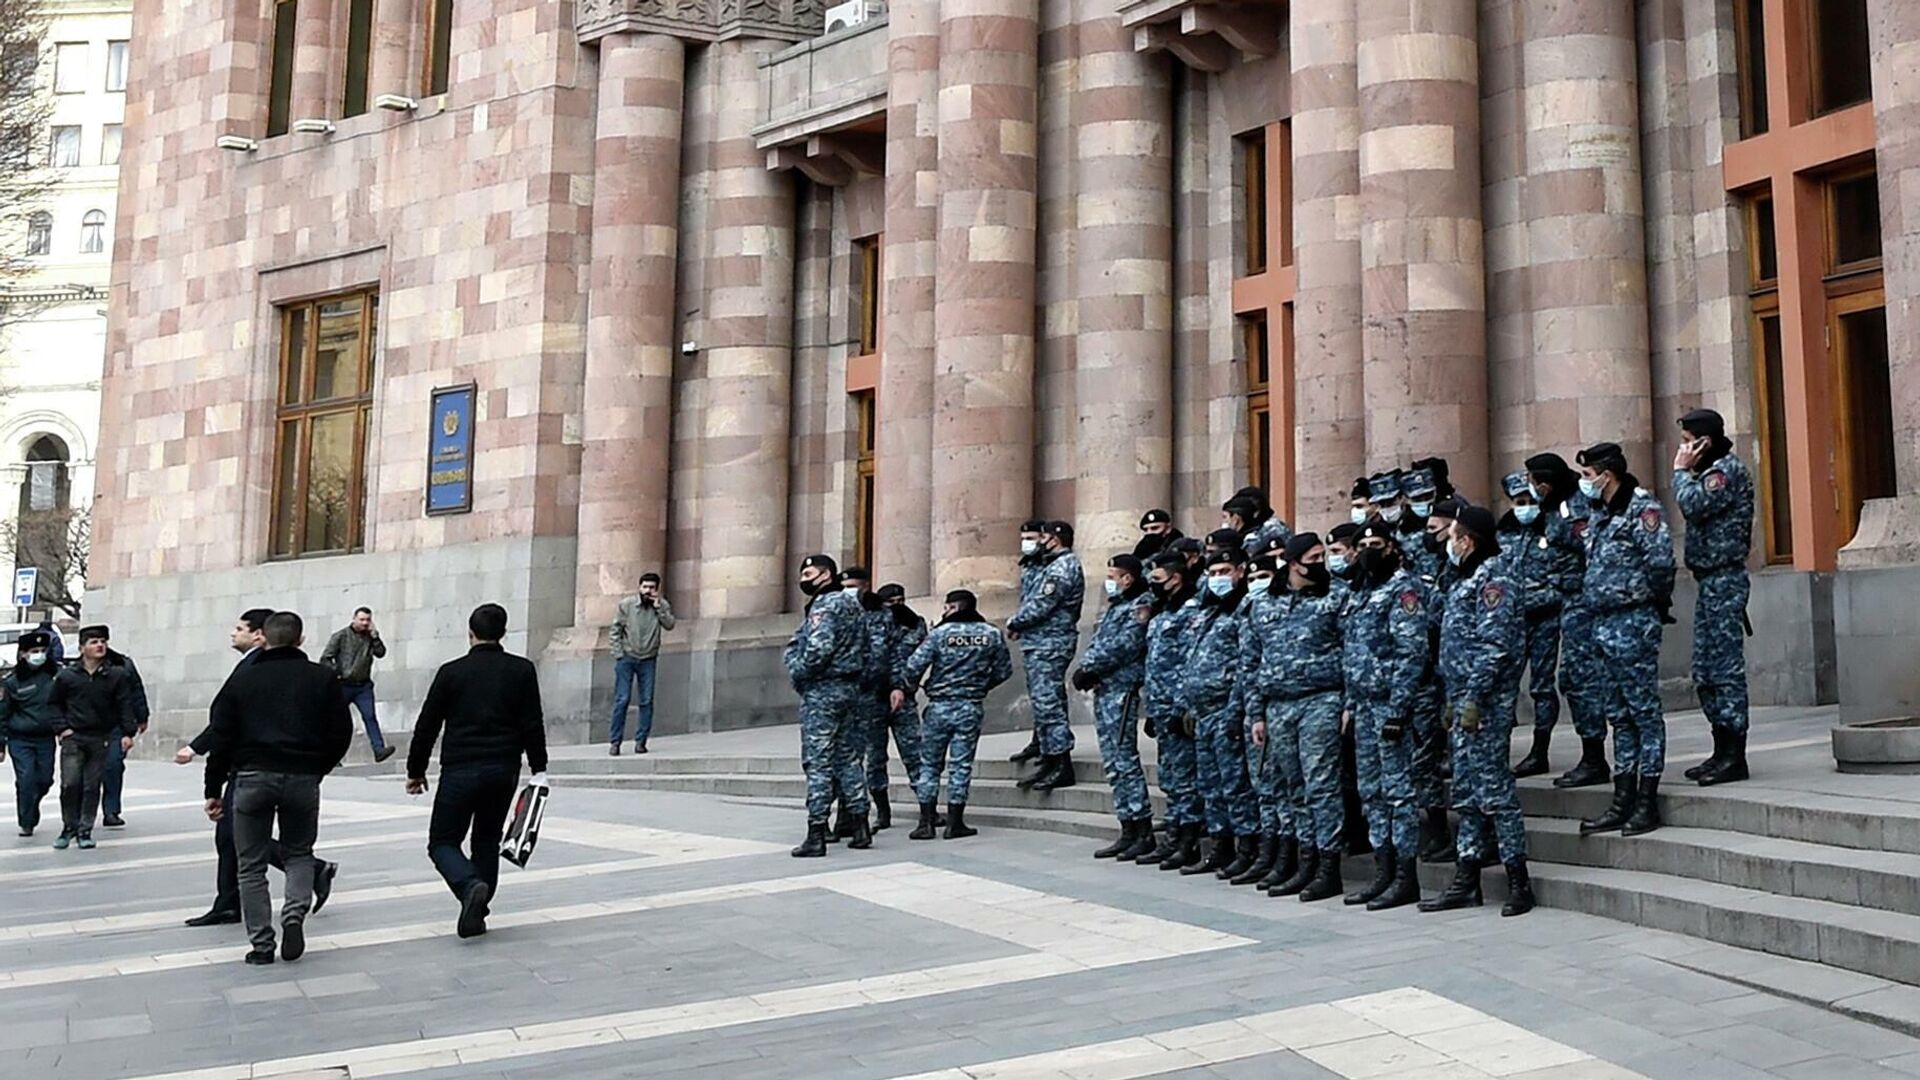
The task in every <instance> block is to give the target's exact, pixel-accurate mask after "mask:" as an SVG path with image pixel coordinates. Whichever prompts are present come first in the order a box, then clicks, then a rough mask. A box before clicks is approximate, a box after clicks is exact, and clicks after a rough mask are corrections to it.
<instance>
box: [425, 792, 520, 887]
mask: <svg viewBox="0 0 1920 1080" xmlns="http://www.w3.org/2000/svg"><path fill="white" fill-rule="evenodd" d="M519 788H520V760H519V759H518V758H515V759H514V760H512V761H510V762H502V763H498V764H487V765H456V766H453V767H450V768H442V769H441V770H440V787H439V790H438V791H436V792H435V793H434V796H433V818H432V820H431V821H429V822H428V824H427V857H428V858H430V859H432V860H433V868H434V869H435V870H438V871H440V876H441V877H442V878H444V879H446V882H447V888H449V889H451V890H453V895H455V896H462V895H464V894H465V893H466V891H467V887H468V886H469V885H471V884H472V883H473V882H474V881H484V882H486V883H487V890H488V892H490V893H496V894H497V893H498V892H499V891H500V831H501V829H502V828H504V827H505V825H506V822H507V814H508V813H510V812H512V810H513V797H514V795H515V794H516V793H517V792H518V791H519ZM462 842H467V843H468V845H469V846H468V849H467V851H462V850H461V849H460V845H461V844H462ZM469 852H470V853H469Z"/></svg>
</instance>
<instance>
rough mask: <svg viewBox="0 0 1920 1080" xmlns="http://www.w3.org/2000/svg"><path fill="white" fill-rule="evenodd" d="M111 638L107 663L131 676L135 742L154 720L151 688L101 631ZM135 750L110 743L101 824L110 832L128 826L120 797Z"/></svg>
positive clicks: (103, 779) (118, 742)
mask: <svg viewBox="0 0 1920 1080" xmlns="http://www.w3.org/2000/svg"><path fill="white" fill-rule="evenodd" d="M100 630H101V632H102V633H105V634H106V635H107V640H108V642H109V644H108V646H107V663H108V664H110V665H112V666H114V667H117V668H119V669H120V670H122V671H124V672H126V673H127V692H128V693H130V694H131V695H133V719H134V729H133V735H134V738H136V739H137V738H139V737H140V736H142V735H145V734H146V733H147V721H149V720H151V719H152V718H153V709H152V707H151V706H149V705H148V704H147V684H146V683H145V682H143V681H142V680H141V678H140V668H139V667H138V666H137V665H136V664H134V662H133V657H131V656H128V655H126V654H125V653H120V652H115V651H114V649H113V646H112V644H111V642H112V640H113V630H112V628H111V627H108V626H102V627H100ZM131 749H133V743H132V742H131V741H130V740H128V741H124V742H123V741H122V740H120V739H114V740H111V741H109V742H108V743H107V772H106V775H105V776H103V777H101V779H100V824H101V825H103V826H105V827H106V828H109V829H118V828H120V827H121V826H123V825H125V824H126V823H127V822H126V819H125V818H123V817H121V816H120V806H121V804H120V793H121V791H123V790H124V789H125V788H126V782H127V751H128V750H131Z"/></svg>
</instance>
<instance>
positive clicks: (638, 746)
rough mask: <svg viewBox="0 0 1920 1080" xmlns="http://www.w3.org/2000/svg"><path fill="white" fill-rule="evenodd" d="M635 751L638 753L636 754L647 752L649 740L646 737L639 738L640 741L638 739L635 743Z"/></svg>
mask: <svg viewBox="0 0 1920 1080" xmlns="http://www.w3.org/2000/svg"><path fill="white" fill-rule="evenodd" d="M633 752H634V753H636V754H644V753H646V752H647V740H645V739H641V740H639V741H637V742H635V743H634V744H633Z"/></svg>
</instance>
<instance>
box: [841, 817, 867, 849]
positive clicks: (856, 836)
mask: <svg viewBox="0 0 1920 1080" xmlns="http://www.w3.org/2000/svg"><path fill="white" fill-rule="evenodd" d="M872 846H873V830H872V829H871V828H869V827H868V825H867V815H865V814H860V815H857V816H855V817H854V819H853V835H852V836H849V837H847V847H848V849H850V850H852V851H865V850H867V849H868V848H870V847H872Z"/></svg>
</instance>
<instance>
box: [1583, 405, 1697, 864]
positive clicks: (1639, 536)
mask: <svg viewBox="0 0 1920 1080" xmlns="http://www.w3.org/2000/svg"><path fill="white" fill-rule="evenodd" d="M1576 460H1578V462H1579V463H1580V491H1581V493H1582V494H1583V495H1585V496H1586V497H1587V500H1588V504H1589V511H1588V512H1589V515H1590V517H1589V524H1588V526H1587V530H1586V532H1587V573H1586V578H1585V580H1584V582H1583V585H1582V590H1581V597H1582V602H1583V603H1584V604H1585V605H1586V606H1587V607H1588V608H1589V609H1590V610H1591V611H1592V612H1593V640H1594V644H1595V646H1596V647H1597V649H1598V650H1599V667H1598V675H1599V685H1598V687H1597V694H1598V701H1599V706H1600V708H1601V710H1602V711H1603V713H1604V715H1606V716H1607V717H1608V719H1610V720H1611V721H1612V722H1613V760H1614V767H1615V770H1616V775H1615V776H1614V780H1613V802H1612V804H1611V805H1609V806H1608V807H1607V810H1606V812H1605V813H1603V814H1601V815H1600V816H1599V817H1597V818H1588V819H1587V820H1585V821H1582V822H1581V823H1580V831H1581V832H1582V833H1595V832H1607V831H1610V830H1613V829H1620V830H1621V831H1622V833H1623V834H1624V835H1627V836H1638V835H1639V834H1641V833H1646V832H1652V831H1653V830H1654V829H1657V828H1659V827H1660V807H1659V803H1658V801H1657V799H1658V796H1659V794H1660V774H1661V772H1662V771H1664V770H1665V768H1666V764H1667V722H1666V718H1665V716H1663V715H1662V713H1661V711H1660V628H1661V624H1662V623H1663V622H1664V621H1665V619H1666V618H1667V617H1668V616H1667V614H1666V611H1667V607H1668V605H1669V604H1670V603H1671V602H1672V597H1673V574H1674V565H1673V561H1674V560H1673V538H1672V536H1671V534H1669V532H1668V531H1667V515H1666V512H1665V511H1664V510H1662V509H1661V508H1660V501H1659V500H1658V499H1656V498H1654V497H1653V494H1652V493H1651V492H1649V491H1647V490H1646V489H1644V488H1642V487H1641V486H1640V482H1639V481H1638V480H1636V479H1635V478H1634V476H1633V474H1632V473H1630V472H1628V471H1627V458H1626V454H1625V453H1623V452H1622V451H1621V449H1620V447H1619V446H1618V445H1617V444H1614V443H1599V444H1597V445H1594V446H1590V447H1588V448H1587V449H1585V450H1582V451H1581V452H1580V455H1579V457H1578V458H1577V459H1576Z"/></svg>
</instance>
